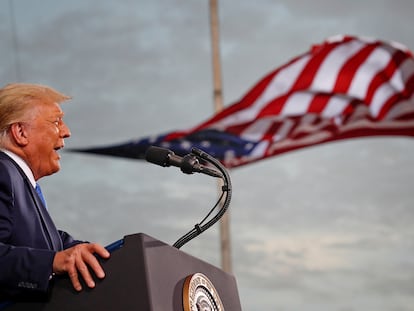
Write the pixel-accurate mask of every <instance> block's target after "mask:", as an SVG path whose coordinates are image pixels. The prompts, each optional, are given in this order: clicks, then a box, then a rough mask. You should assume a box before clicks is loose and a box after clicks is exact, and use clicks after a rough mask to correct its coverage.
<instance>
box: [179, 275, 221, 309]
mask: <svg viewBox="0 0 414 311" xmlns="http://www.w3.org/2000/svg"><path fill="white" fill-rule="evenodd" d="M183 306H184V311H224V307H223V304H222V302H221V299H220V297H219V295H218V293H217V290H216V289H215V288H214V286H213V283H211V281H210V280H209V279H208V278H207V277H206V276H205V275H204V274H202V273H195V274H192V275H189V276H187V277H186V279H185V281H184V288H183Z"/></svg>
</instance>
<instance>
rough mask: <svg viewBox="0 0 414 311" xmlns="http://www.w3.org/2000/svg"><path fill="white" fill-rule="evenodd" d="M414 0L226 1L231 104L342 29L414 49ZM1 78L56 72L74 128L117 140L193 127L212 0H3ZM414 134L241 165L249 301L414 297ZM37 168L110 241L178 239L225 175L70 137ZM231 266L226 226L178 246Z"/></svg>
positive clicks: (343, 308)
mask: <svg viewBox="0 0 414 311" xmlns="http://www.w3.org/2000/svg"><path fill="white" fill-rule="evenodd" d="M412 12H414V2H413V1H410V0H393V1H390V0H383V1H378V0H375V1H374V0H362V1H354V0H350V1H340V0H331V1H327V0H314V1H298V0H281V1H275V0H273V1H271V0H257V1H249V0H238V1H236V0H227V1H219V20H220V55H221V64H222V79H223V97H224V104H225V105H226V106H227V105H230V104H231V103H233V102H235V101H237V100H238V99H239V98H241V97H242V96H243V95H244V94H245V93H246V92H247V91H248V90H249V89H250V88H251V87H252V86H253V85H254V84H255V83H256V82H258V80H260V79H261V78H262V77H263V76H264V75H266V74H267V73H269V72H270V71H272V70H274V69H275V68H277V67H279V66H280V65H282V64H284V63H286V62H287V61H289V60H291V59H292V58H293V57H295V56H297V55H300V54H302V53H304V52H306V51H307V50H308V49H309V47H310V46H311V45H313V44H317V43H321V42H323V41H324V40H325V39H326V38H328V37H331V36H333V35H337V34H351V35H357V36H368V37H374V38H378V39H382V40H392V41H397V42H400V43H402V44H404V45H405V46H407V47H408V48H409V49H411V50H414V36H413V35H412V29H413V26H414V21H413V19H412ZM0 38H1V44H0V55H1V56H2V57H1V58H0V84H1V85H5V84H7V83H9V82H15V81H19V82H30V83H41V84H46V85H50V86H52V87H54V88H56V89H57V90H59V91H62V92H63V93H65V94H68V95H70V96H72V100H71V101H70V102H68V103H65V104H63V106H62V108H63V110H64V111H65V120H66V122H67V124H68V126H69V127H70V129H71V132H72V136H71V137H70V138H69V139H67V140H66V147H68V148H75V147H76V148H77V147H87V146H96V145H107V144H112V143H119V142H123V141H127V140H129V139H132V138H140V137H145V136H148V135H155V134H161V133H164V132H168V131H172V130H178V129H187V128H190V127H193V126H195V125H197V124H198V123H200V122H202V121H204V120H206V119H208V118H209V117H210V116H211V115H212V114H213V111H214V108H213V92H212V89H213V77H212V67H211V58H212V56H211V43H210V42H211V41H210V24H209V2H208V1H206V0H205V1H201V0H197V1H196V0H187V1H182V0H181V1H180V0H151V1H149V0H148V1H143V0H120V1H107V0H82V1H81V0H71V1H53V0H39V1H32V0H3V1H1V2H0ZM413 153H414V141H413V140H412V139H410V138H404V137H401V138H400V137H392V138H385V137H376V138H364V139H353V140H347V141H340V142H335V143H329V144H325V145H322V146H316V147H310V148H306V149H302V150H299V151H295V152H291V153H286V154H284V155H281V156H277V157H273V158H269V159H266V160H263V161H260V162H257V163H254V164H251V165H246V166H243V167H241V168H236V169H232V170H231V171H230V172H229V173H230V176H231V181H232V187H233V196H232V201H231V204H230V209H229V216H230V229H231V251H232V264H233V274H234V276H235V278H236V280H237V285H238V292H239V296H240V301H241V305H242V309H243V310H245V311H255V310H261V311H274V310H283V311H293V310H301V309H307V310H310V311H313V310H315V311H316V310H330V311H354V310H378V311H383V310H384V311H385V310H387V311H389V310H392V311H405V310H412V306H413V305H414V259H413V258H414V242H413V241H414V227H413V226H412V223H413V222H414V209H413V205H414V204H413V203H414V197H413V194H412V180H413V177H414V169H413V167H414V158H413V156H412V155H413ZM61 155H62V160H61V164H62V169H61V171H60V172H59V173H57V174H55V175H53V176H50V177H47V178H44V179H42V180H41V181H40V183H41V184H42V188H43V192H44V193H45V196H46V199H47V201H48V206H49V208H50V213H51V214H52V217H53V218H54V220H55V222H56V224H57V226H58V227H59V228H60V229H62V230H66V231H68V232H70V233H71V234H72V235H74V236H75V237H77V238H79V239H84V240H89V241H97V242H99V243H101V244H103V245H107V244H109V243H111V242H113V241H115V240H118V239H120V238H122V237H123V236H125V235H128V234H134V233H139V232H142V233H145V234H148V235H150V236H152V237H154V238H156V239H159V240H161V241H163V242H165V243H168V244H171V245H172V244H173V243H174V242H175V241H176V240H177V239H178V238H179V237H181V235H183V234H184V233H186V232H187V231H188V230H190V229H191V228H192V227H193V226H194V224H195V223H197V222H199V221H200V220H201V219H202V218H203V217H204V215H205V214H206V213H207V212H208V211H209V210H210V208H211V207H212V206H213V205H214V204H215V201H216V199H217V183H216V180H215V179H214V178H211V177H208V176H205V175H197V174H194V175H184V174H182V173H181V172H180V171H179V170H178V169H175V168H168V169H167V168H161V167H157V166H154V165H152V164H149V163H147V162H145V161H136V160H135V161H134V160H128V159H120V158H111V157H105V156H97V155H86V154H77V153H70V152H65V151H62V152H61ZM182 251H184V252H187V253H189V254H192V255H194V256H196V257H198V258H200V259H202V260H204V261H206V262H209V263H211V264H213V265H216V266H220V244H219V227H218V225H216V226H214V227H213V228H210V229H209V230H208V231H207V232H205V233H203V234H202V235H201V236H199V237H197V238H196V239H194V240H192V241H190V242H189V243H188V244H186V245H185V246H183V247H182Z"/></svg>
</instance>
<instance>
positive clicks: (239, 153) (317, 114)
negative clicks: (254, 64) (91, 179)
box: [76, 36, 414, 168]
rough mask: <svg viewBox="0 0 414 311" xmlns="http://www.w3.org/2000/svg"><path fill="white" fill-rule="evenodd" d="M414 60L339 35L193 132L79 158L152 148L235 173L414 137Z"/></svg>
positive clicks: (383, 45)
mask: <svg viewBox="0 0 414 311" xmlns="http://www.w3.org/2000/svg"><path fill="white" fill-rule="evenodd" d="M413 92H414V58H413V54H412V52H410V51H409V50H408V49H407V48H406V47H404V46H403V45H402V44H399V43H396V42H385V41H380V40H375V39H370V38H363V37H355V36H336V37H332V38H329V39H327V40H326V41H325V42H323V43H321V44H317V45H313V46H312V47H311V48H310V50H309V51H308V52H306V53H304V54H302V55H300V56H298V57H296V58H294V59H292V60H291V61H289V62H288V63H286V64H285V65H283V66H281V67H279V68H277V69H276V70H274V71H272V72H271V73H269V74H267V75H266V76H265V77H264V78H262V79H261V80H260V81H259V82H258V83H257V84H256V85H255V86H254V87H253V88H252V89H251V90H250V91H249V92H248V93H247V94H246V95H245V96H244V97H242V98H241V99H240V100H239V101H238V102H236V103H234V104H233V105H230V106H228V107H227V108H225V109H224V110H222V111H221V112H220V113H218V114H216V115H214V116H213V117H211V118H210V119H208V120H207V121H205V122H203V123H201V124H199V125H197V126H195V127H193V128H190V129H188V130H181V131H173V132H170V133H166V134H162V135H156V136H153V137H145V138H142V139H137V140H131V141H128V142H125V143H121V144H118V145H111V146H106V147H97V148H86V149H85V148H84V149H77V150H76V151H82V152H91V153H98V154H106V155H112V156H120V157H128V158H136V159H142V158H144V155H145V151H146V149H147V148H148V147H149V146H152V145H154V146H160V147H164V148H169V149H171V150H173V151H174V152H175V153H176V154H178V155H184V154H186V153H189V152H190V151H191V148H192V147H197V148H199V149H202V150H204V151H206V152H207V153H209V154H211V155H212V156H214V157H215V158H217V159H219V160H220V161H221V162H222V163H223V164H224V165H225V166H226V167H228V168H231V167H237V166H241V165H245V164H248V163H252V162H255V161H258V160H262V159H265V158H268V157H272V156H275V155H278V154H281V153H285V152H288V151H292V150H296V149H299V148H304V147H308V146H313V145H317V144H322V143H327V142H331V141H336V140H341V139H349V138H356V137H362V136H389V135H402V136H414V96H413Z"/></svg>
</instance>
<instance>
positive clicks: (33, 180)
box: [1, 149, 36, 188]
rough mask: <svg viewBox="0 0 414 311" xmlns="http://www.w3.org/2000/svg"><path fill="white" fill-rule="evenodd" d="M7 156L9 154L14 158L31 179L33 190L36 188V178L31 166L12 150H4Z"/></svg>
mask: <svg viewBox="0 0 414 311" xmlns="http://www.w3.org/2000/svg"><path fill="white" fill-rule="evenodd" d="M1 151H3V152H4V153H5V154H7V155H8V156H9V157H10V158H12V159H13V160H14V161H15V162H16V163H17V165H18V166H19V167H20V168H21V169H22V170H23V172H24V173H25V174H26V176H27V178H29V181H30V183H31V184H32V186H33V188H35V187H36V180H35V178H34V175H33V172H32V170H31V169H30V167H29V165H27V163H26V162H25V161H24V160H23V159H22V158H21V157H19V156H18V155H17V154H15V153H13V152H11V151H10V150H5V149H2V150H1Z"/></svg>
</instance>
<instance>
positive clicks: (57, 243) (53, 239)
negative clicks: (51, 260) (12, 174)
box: [0, 152, 63, 251]
mask: <svg viewBox="0 0 414 311" xmlns="http://www.w3.org/2000/svg"><path fill="white" fill-rule="evenodd" d="M0 156H2V157H4V158H6V159H8V160H9V161H10V162H11V163H13V164H14V166H15V167H16V169H17V170H18V172H19V173H20V175H21V176H22V177H23V179H24V182H25V188H26V190H27V192H28V193H29V194H30V196H31V198H32V200H33V207H34V208H35V209H36V212H37V214H38V216H39V219H40V221H41V224H42V228H43V236H44V237H45V240H46V241H47V244H48V245H49V249H51V250H54V251H60V250H62V249H63V244H62V240H61V238H60V235H59V232H58V230H57V229H56V226H55V224H54V223H53V220H52V218H51V217H50V215H49V212H48V211H47V210H46V207H45V206H44V205H43V202H42V201H41V199H40V198H39V196H38V194H37V193H36V190H35V189H34V188H33V186H32V184H31V183H30V181H29V178H28V177H27V176H26V174H25V173H24V172H23V170H22V169H21V167H20V166H19V165H18V164H17V163H16V162H15V161H13V159H12V158H10V157H9V156H8V155H7V154H5V153H4V152H0Z"/></svg>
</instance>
